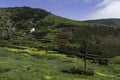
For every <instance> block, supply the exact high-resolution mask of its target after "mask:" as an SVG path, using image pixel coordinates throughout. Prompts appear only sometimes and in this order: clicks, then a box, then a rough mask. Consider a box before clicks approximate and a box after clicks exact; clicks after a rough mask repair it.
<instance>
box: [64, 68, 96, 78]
mask: <svg viewBox="0 0 120 80" xmlns="http://www.w3.org/2000/svg"><path fill="white" fill-rule="evenodd" d="M62 72H64V73H71V74H79V75H86V76H94V70H92V69H90V68H88V69H87V70H85V69H83V68H76V67H72V68H71V69H67V70H62Z"/></svg>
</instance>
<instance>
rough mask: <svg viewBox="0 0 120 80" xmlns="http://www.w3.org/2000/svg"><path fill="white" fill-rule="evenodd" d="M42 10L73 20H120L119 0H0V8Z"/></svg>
mask: <svg viewBox="0 0 120 80" xmlns="http://www.w3.org/2000/svg"><path fill="white" fill-rule="evenodd" d="M22 6H28V7H32V8H42V9H45V10H47V11H49V12H51V13H53V14H55V15H58V16H61V17H65V18H69V19H73V20H94V19H106V18H120V9H119V8H120V0H0V7H22Z"/></svg>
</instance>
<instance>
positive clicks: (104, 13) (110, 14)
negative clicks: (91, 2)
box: [82, 0, 120, 20]
mask: <svg viewBox="0 0 120 80" xmlns="http://www.w3.org/2000/svg"><path fill="white" fill-rule="evenodd" d="M119 8H120V0H103V2H102V3H100V4H98V5H97V6H96V9H95V11H93V12H92V13H90V14H88V15H87V16H85V17H83V18H82V19H83V20H91V19H103V18H120V9H119Z"/></svg>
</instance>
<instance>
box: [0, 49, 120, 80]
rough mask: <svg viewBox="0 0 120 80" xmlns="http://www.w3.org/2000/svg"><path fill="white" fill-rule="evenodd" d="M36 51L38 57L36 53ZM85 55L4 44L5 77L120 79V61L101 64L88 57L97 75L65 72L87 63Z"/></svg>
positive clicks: (0, 61) (0, 69)
mask: <svg viewBox="0 0 120 80" xmlns="http://www.w3.org/2000/svg"><path fill="white" fill-rule="evenodd" d="M33 54H35V55H36V56H39V57H35V56H33ZM83 65H84V63H83V60H82V59H78V58H69V57H67V56H66V55H64V54H60V53H57V52H54V51H45V50H41V51H38V50H36V49H34V48H29V47H28V48H25V49H14V48H0V79H1V80H120V65H119V64H110V65H108V66H100V65H98V64H92V63H91V62H90V61H87V67H90V68H93V69H94V70H95V76H81V75H76V74H67V73H63V72H61V71H62V70H63V69H69V68H71V67H73V66H77V67H79V66H80V67H83Z"/></svg>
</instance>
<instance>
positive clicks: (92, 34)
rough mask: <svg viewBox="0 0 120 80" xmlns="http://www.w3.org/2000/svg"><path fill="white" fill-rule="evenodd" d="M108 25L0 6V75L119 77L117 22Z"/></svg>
mask: <svg viewBox="0 0 120 80" xmlns="http://www.w3.org/2000/svg"><path fill="white" fill-rule="evenodd" d="M108 21H109V20H108ZM116 23H117V22H116ZM113 26H114V24H113V25H112V27H111V26H109V25H107V24H97V22H96V23H89V22H79V21H74V20H70V19H66V18H62V17H60V16H56V15H54V14H52V13H50V12H47V11H45V10H43V9H38V8H30V7H14V8H0V47H1V48H0V59H1V62H0V74H1V75H0V79H2V80H93V79H94V80H101V79H102V80H119V79H120V75H119V74H120V68H119V66H120V57H119V56H120V53H119V52H120V28H119V27H113ZM2 60H3V61H2ZM85 64H87V67H85Z"/></svg>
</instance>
